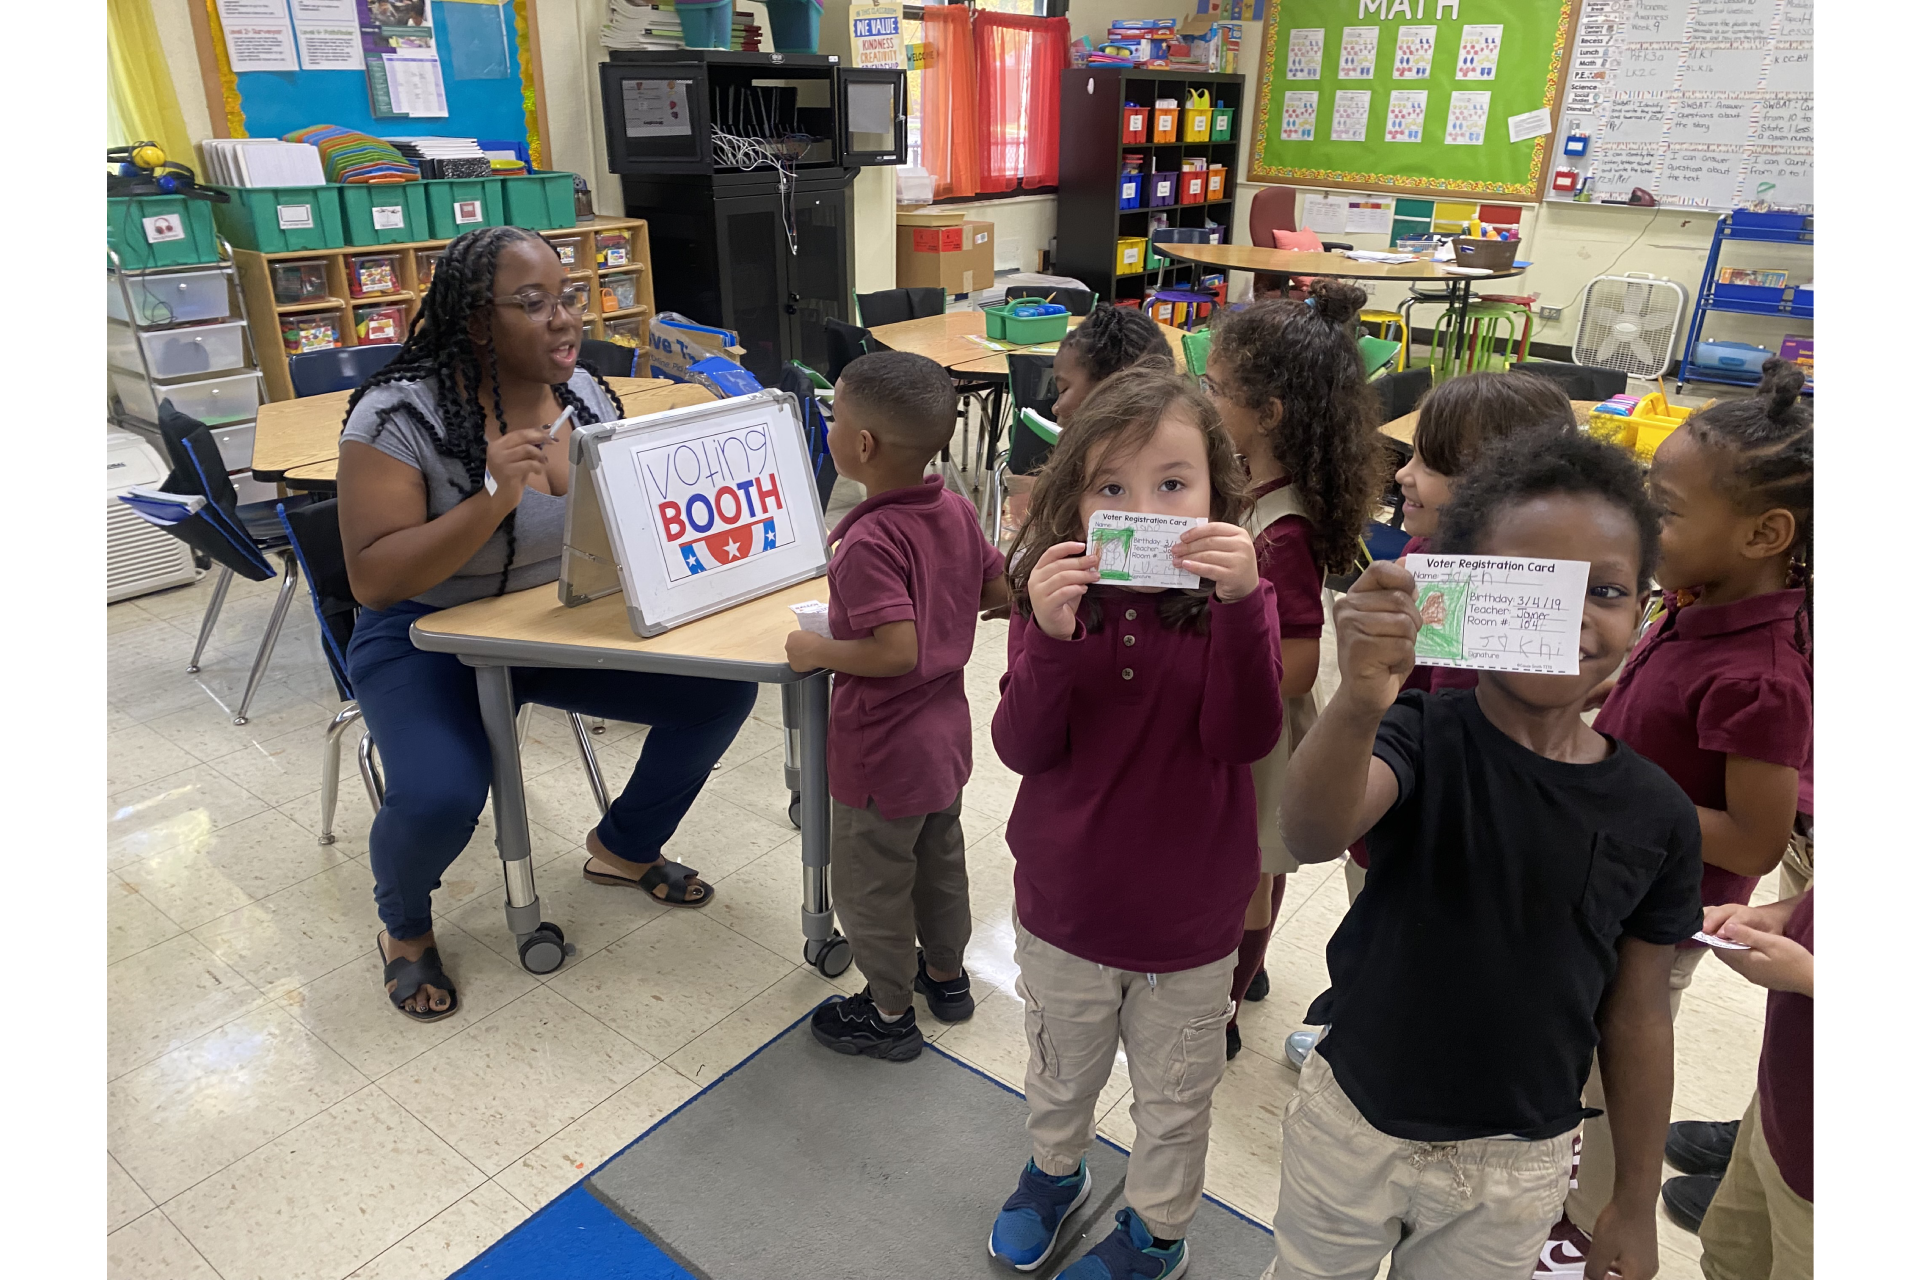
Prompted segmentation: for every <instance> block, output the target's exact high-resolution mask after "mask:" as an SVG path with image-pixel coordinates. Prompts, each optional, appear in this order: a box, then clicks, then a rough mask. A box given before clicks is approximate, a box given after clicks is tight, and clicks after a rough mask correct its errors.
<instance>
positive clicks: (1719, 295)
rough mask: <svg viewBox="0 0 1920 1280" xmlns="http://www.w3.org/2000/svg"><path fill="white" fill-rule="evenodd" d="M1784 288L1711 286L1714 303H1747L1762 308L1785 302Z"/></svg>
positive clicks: (1746, 285)
mask: <svg viewBox="0 0 1920 1280" xmlns="http://www.w3.org/2000/svg"><path fill="white" fill-rule="evenodd" d="M1786 296H1787V291H1786V289H1785V288H1779V289H1774V288H1770V287H1768V286H1767V285H1763V284H1717V285H1715V286H1713V300H1714V301H1715V302H1749V303H1755V304H1757V305H1759V306H1763V307H1778V306H1779V305H1780V304H1781V303H1782V302H1783V301H1785V299H1786Z"/></svg>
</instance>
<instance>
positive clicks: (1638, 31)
mask: <svg viewBox="0 0 1920 1280" xmlns="http://www.w3.org/2000/svg"><path fill="white" fill-rule="evenodd" d="M1569 136H1572V137H1574V138H1575V139H1576V143H1575V147H1574V149H1575V150H1576V151H1577V152H1580V154H1577V155H1571V156H1570V155H1567V154H1566V150H1567V146H1566V142H1567V139H1568V137H1569ZM1555 138H1556V145H1555V147H1554V158H1553V167H1554V168H1556V169H1564V170H1570V171H1572V172H1573V173H1574V174H1576V175H1577V177H1576V179H1575V181H1576V182H1577V184H1578V187H1577V188H1576V190H1575V191H1568V192H1560V191H1553V192H1550V193H1549V195H1548V198H1549V199H1556V200H1571V199H1574V198H1575V197H1576V195H1580V194H1584V196H1585V197H1586V198H1587V199H1589V200H1596V201H1598V200H1605V201H1622V200H1625V199H1626V198H1627V197H1628V196H1629V195H1631V194H1632V193H1633V189H1634V188H1635V187H1640V188H1642V189H1644V190H1646V191H1648V192H1650V193H1651V194H1652V195H1653V198H1654V199H1655V200H1656V201H1658V202H1659V203H1660V204H1662V205H1667V206H1677V207H1680V208H1695V209H1735V208H1746V207H1748V206H1751V205H1752V204H1754V203H1755V202H1756V201H1760V200H1764V201H1766V202H1767V203H1768V204H1769V205H1770V206H1772V207H1773V208H1776V209H1782V210H1795V211H1798V212H1806V213H1810V212H1812V211H1813V0H1698V2H1697V3H1689V2H1688V0H1586V4H1585V5H1584V7H1583V8H1582V10H1581V13H1580V25H1579V28H1578V32H1577V34H1576V36H1575V38H1574V49H1573V62H1572V72H1571V74H1570V76H1569V77H1568V80H1567V94H1566V100H1565V102H1564V104H1563V107H1562V111H1561V119H1560V128H1559V132H1558V133H1557V134H1556V135H1555ZM1581 138H1584V139H1585V145H1584V146H1582V145H1581V144H1580V143H1579V141H1577V140H1578V139H1581Z"/></svg>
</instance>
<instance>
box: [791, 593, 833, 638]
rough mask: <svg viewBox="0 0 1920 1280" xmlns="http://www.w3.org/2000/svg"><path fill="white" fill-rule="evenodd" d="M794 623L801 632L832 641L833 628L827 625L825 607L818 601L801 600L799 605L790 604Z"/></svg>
mask: <svg viewBox="0 0 1920 1280" xmlns="http://www.w3.org/2000/svg"><path fill="white" fill-rule="evenodd" d="M787 608H789V609H791V610H793V618H794V621H796V622H798V623H799V624H800V629H801V630H802V631H811V632H812V633H813V634H814V635H817V636H825V637H826V638H827V639H829V640H831V639H833V628H831V627H829V626H828V625H827V606H826V605H824V604H822V603H820V602H819V601H818V600H802V601H801V602H800V603H799V604H790V605H788V606H787Z"/></svg>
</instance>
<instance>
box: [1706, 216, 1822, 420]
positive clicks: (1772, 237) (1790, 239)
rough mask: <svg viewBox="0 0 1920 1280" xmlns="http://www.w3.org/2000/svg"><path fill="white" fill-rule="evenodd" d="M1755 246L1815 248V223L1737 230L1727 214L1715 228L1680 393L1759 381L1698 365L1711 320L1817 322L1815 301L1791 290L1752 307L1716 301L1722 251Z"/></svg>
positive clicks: (1810, 384) (1810, 386) (1730, 300)
mask: <svg viewBox="0 0 1920 1280" xmlns="http://www.w3.org/2000/svg"><path fill="white" fill-rule="evenodd" d="M1736 242H1743V243H1751V244H1791V245H1801V246H1803V247H1805V248H1808V249H1811V248H1812V247H1813V226H1812V219H1811V218H1809V219H1808V220H1807V225H1806V226H1804V227H1793V228H1787V227H1781V228H1771V227H1736V226H1735V225H1733V215H1732V214H1730V213H1723V214H1721V215H1720V218H1719V220H1718V221H1717V222H1715V223H1714V228H1713V243H1712V245H1711V246H1709V247H1708V249H1707V265H1706V269H1705V270H1704V271H1702V272H1701V273H1700V289H1699V292H1698V293H1696V294H1695V295H1694V300H1693V319H1692V320H1691V321H1690V322H1689V323H1688V325H1687V342H1686V346H1685V347H1683V348H1682V349H1681V354H1680V370H1679V383H1678V389H1679V390H1683V391H1684V390H1685V389H1686V386H1687V384H1688V383H1689V382H1709V383H1714V384H1716V385H1721V386H1735V387H1751V386H1755V385H1757V384H1758V383H1759V381H1760V376H1759V375H1758V374H1752V373H1746V372H1744V371H1741V370H1735V369H1719V368H1714V367H1711V366H1704V365H1697V364H1695V363H1693V353H1694V351H1695V349H1696V348H1697V347H1698V346H1699V344H1700V339H1701V334H1702V331H1703V330H1704V329H1705V328H1706V321H1707V316H1708V315H1710V314H1712V313H1715V312H1721V313H1726V314H1732V315H1743V316H1759V317H1761V318H1763V319H1772V320H1790V321H1797V322H1803V323H1805V324H1809V325H1810V324H1812V323H1813V310H1814V309H1813V305H1812V303H1811V302H1800V301H1797V299H1798V295H1799V290H1798V289H1794V288H1789V289H1788V290H1787V292H1786V293H1785V294H1784V295H1782V297H1781V300H1780V301H1779V302H1777V303H1764V302H1748V301H1746V300H1744V299H1733V298H1716V297H1715V296H1714V294H1715V292H1716V286H1717V284H1718V282H1719V279H1720V251H1721V249H1722V248H1723V247H1725V246H1726V245H1727V244H1729V243H1736ZM1805 390H1806V394H1808V395H1811V394H1813V380H1812V379H1811V378H1809V379H1808V380H1807V386H1806V388H1805Z"/></svg>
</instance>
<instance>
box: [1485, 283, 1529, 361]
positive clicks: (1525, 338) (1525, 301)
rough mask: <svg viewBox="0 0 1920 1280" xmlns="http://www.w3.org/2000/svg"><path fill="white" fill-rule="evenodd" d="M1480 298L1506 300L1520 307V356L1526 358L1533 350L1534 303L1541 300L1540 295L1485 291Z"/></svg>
mask: <svg viewBox="0 0 1920 1280" xmlns="http://www.w3.org/2000/svg"><path fill="white" fill-rule="evenodd" d="M1479 299H1480V301H1482V302H1504V303H1506V304H1507V305H1508V306H1510V307H1517V308H1519V310H1520V311H1521V312H1522V313H1523V314H1522V315H1521V328H1520V358H1521V359H1522V360H1525V359H1526V358H1527V354H1528V353H1529V352H1530V351H1532V350H1533V304H1534V303H1536V302H1538V301H1539V300H1540V295H1539V294H1537V293H1483V294H1480V295H1479Z"/></svg>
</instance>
